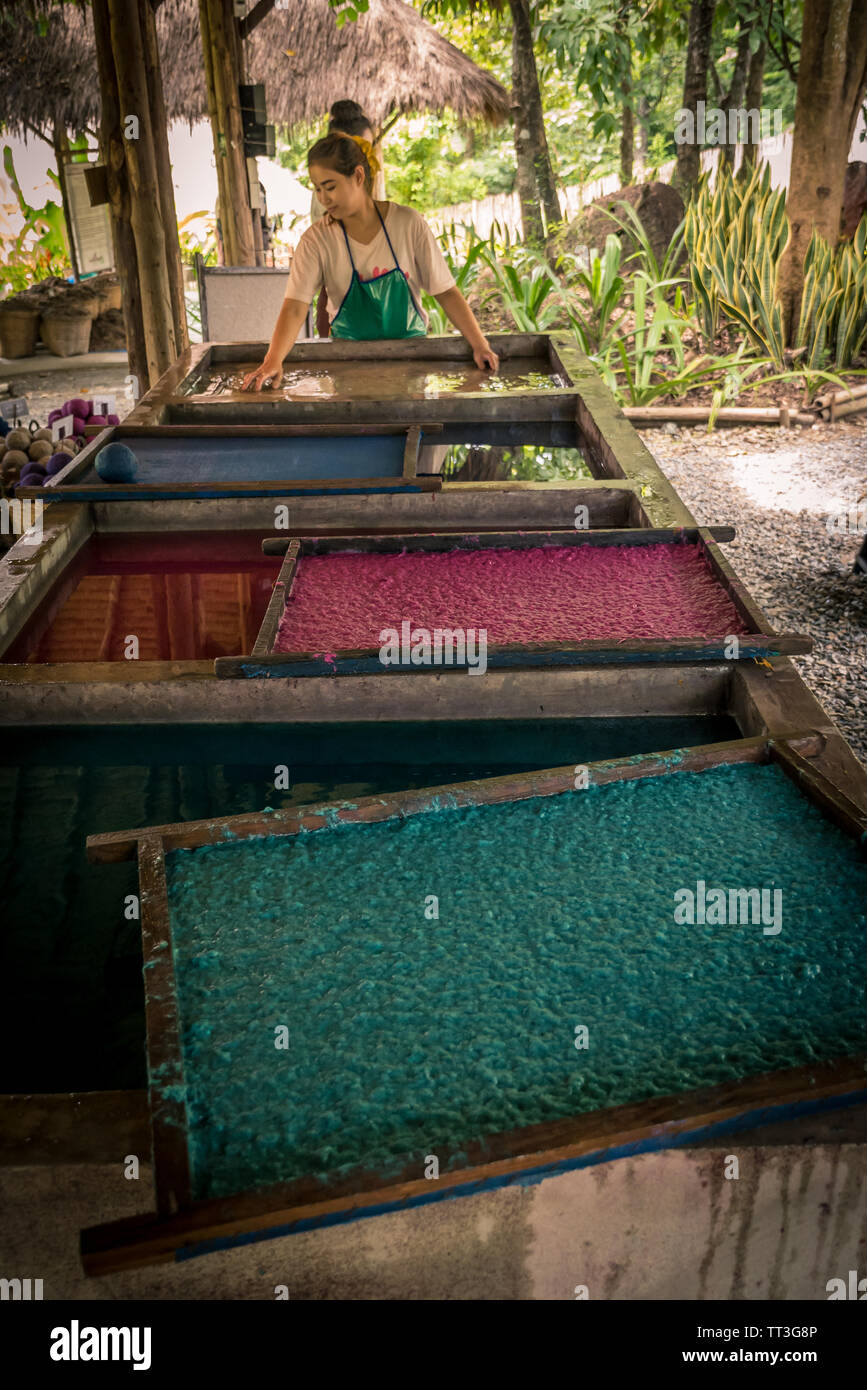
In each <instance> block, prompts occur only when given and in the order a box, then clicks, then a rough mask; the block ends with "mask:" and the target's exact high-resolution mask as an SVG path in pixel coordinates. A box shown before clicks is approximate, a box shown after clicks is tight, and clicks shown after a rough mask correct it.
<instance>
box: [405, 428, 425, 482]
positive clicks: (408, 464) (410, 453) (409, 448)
mask: <svg viewBox="0 0 867 1390" xmlns="http://www.w3.org/2000/svg"><path fill="white" fill-rule="evenodd" d="M420 444H421V430H420V429H419V427H418V425H412V426H411V427H410V428H409V429H408V430H407V432H406V447H405V448H404V451H403V477H404V479H405V481H406V482H409V481H410V480H411V479H413V478H415V475H416V468H417V466H418V451H419V446H420Z"/></svg>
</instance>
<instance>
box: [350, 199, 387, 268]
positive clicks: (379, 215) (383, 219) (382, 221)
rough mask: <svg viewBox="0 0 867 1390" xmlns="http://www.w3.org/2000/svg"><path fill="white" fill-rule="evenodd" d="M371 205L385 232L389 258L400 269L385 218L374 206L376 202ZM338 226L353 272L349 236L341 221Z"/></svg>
mask: <svg viewBox="0 0 867 1390" xmlns="http://www.w3.org/2000/svg"><path fill="white" fill-rule="evenodd" d="M373 206H374V207H375V208H376V215H377V217H378V218H379V220H380V222H381V223H382V230H383V231H384V232H385V239H386V241H387V242H388V249H389V251H390V252H391V258H392V260H393V261H394V264H395V269H396V270H400V262H399V261H398V259H397V256H396V255H395V254H394V247H393V246H392V244H391V237H390V236H389V235H388V231H387V229H386V225H385V218H384V217H383V215H382V213H381V212H380V210H379V208H378V207H376V203H374V205H373ZM340 228H341V231H342V232H343V240H344V241H345V242H346V252H347V255H348V256H349V264H350V265H351V266H352V269H353V272H354V271H355V261H354V260H353V259H352V252H351V251H350V249H349V237H348V236H347V234H346V228H345V227H344V225H343V223H342V222H341V224H340Z"/></svg>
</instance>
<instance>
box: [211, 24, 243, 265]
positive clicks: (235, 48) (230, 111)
mask: <svg viewBox="0 0 867 1390" xmlns="http://www.w3.org/2000/svg"><path fill="white" fill-rule="evenodd" d="M199 19H200V24H201V30H202V52H203V55H204V60H205V86H206V89H207V93H208V112H209V114H210V117H211V130H212V132H213V137H214V154H215V155H216V162H217V180H218V184H219V190H220V229H221V231H222V236H223V249H224V253H225V260H226V264H227V265H255V264H256V248H255V243H254V240H253V209H252V207H251V205H250V188H249V184H248V182H247V161H246V157H245V154H244V128H243V123H242V121H241V100H240V94H239V92H238V84H239V82H240V73H241V65H240V57H239V38H238V26H237V21H236V20H235V16H234V13H233V10H232V0H199Z"/></svg>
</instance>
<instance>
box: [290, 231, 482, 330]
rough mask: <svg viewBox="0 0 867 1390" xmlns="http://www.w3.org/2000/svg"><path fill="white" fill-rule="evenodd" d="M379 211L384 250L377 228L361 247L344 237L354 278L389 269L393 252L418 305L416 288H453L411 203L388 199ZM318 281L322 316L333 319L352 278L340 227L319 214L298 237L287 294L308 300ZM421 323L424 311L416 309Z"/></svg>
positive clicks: (366, 277)
mask: <svg viewBox="0 0 867 1390" xmlns="http://www.w3.org/2000/svg"><path fill="white" fill-rule="evenodd" d="M380 211H381V212H382V215H383V218H384V219H385V225H386V227H387V229H388V236H389V238H390V240H391V244H392V246H393V247H394V256H392V254H391V251H390V250H389V246H388V240H387V239H386V236H385V232H384V231H383V229H382V228H381V227H380V229H379V231H378V232H377V234H376V236H375V237H374V238H373V241H371V242H370V244H369V245H367V246H363V245H362V244H361V243H360V242H358V241H353V239H352V237H350V238H349V245H350V248H351V250H352V259H353V261H354V262H355V268H356V270H357V271H358V276H359V279H361V280H374V279H375V278H376V277H377V276H378V275H384V274H385V273H386V272H387V271H389V270H394V266H395V256H396V257H397V263H398V265H399V267H400V269H401V270H402V271H403V272H404V274H405V275H406V278H407V280H408V281H409V287H410V290H411V291H412V296H413V298H414V300H415V302H416V304H417V305H418V307H419V309H421V291H422V290H425V291H426V292H427V293H428V294H430V295H436V294H445V292H446V290H450V289H452V288H453V287H454V284H455V278H454V276H453V275H452V273H451V271H450V270H449V268H448V265H447V264H446V259H445V257H444V256H443V253H442V251H441V250H440V248H439V244H438V242H437V239H436V237H435V236H434V234H433V232H432V231H431V229H430V227H429V226H428V224H427V223H426V222H425V220H424V218H423V217H422V215H421V213H419V212H416V210H415V208H406V207H402V206H401V205H400V204H399V203H389V204H388V205H387V207H386V209H385V210H384V211H383V210H382V209H380ZM323 283H324V285H325V289H326V291H327V293H328V317H329V319H332V320H333V319H334V318H335V317H336V315H337V312H338V310H339V308H340V306H341V304H342V303H343V301H344V299H345V298H346V294H347V291H348V290H349V286H350V284H351V283H352V266H351V264H350V261H349V255H348V254H347V250H346V241H345V239H344V235H343V228H342V226H341V225H340V223H339V222H332V223H327V222H326V220H325V219H324V218H322V219H321V220H320V221H318V222H315V223H314V224H313V226H312V227H309V228H308V229H307V231H306V232H305V233H304V235H303V236H302V237H301V239H300V241H299V242H298V246H297V247H296V250H295V255H294V256H293V258H292V265H291V267H290V270H289V281H288V283H287V285H286V298H287V299H300V300H301V301H302V303H304V304H310V303H312V301H313V299H314V297H315V296H316V295H317V294H318V292H319V288H320V286H321V285H322V284H323ZM422 317H423V318H424V321H425V325H427V315H426V314H425V313H424V311H423V310H422Z"/></svg>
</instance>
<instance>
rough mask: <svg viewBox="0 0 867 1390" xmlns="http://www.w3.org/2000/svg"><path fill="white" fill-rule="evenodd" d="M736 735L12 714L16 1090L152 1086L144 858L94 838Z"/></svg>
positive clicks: (9, 1022) (10, 1082)
mask: <svg viewBox="0 0 867 1390" xmlns="http://www.w3.org/2000/svg"><path fill="white" fill-rule="evenodd" d="M737 733H738V731H737V727H736V726H735V725H734V723H733V721H732V720H730V719H728V718H726V717H723V716H717V717H708V718H694V719H605V720H599V719H583V720H549V721H545V720H507V721H498V720H471V721H466V722H459V723H451V724H441V723H434V722H430V723H405V724H392V723H381V724H376V723H374V724H369V723H362V724H306V725H300V724H280V725H273V724H272V725H249V724H248V725H233V726H228V727H223V726H220V725H207V724H200V725H197V726H187V725H177V726H170V727H160V726H158V725H151V726H150V727H148V728H147V729H146V730H142V729H141V728H140V727H134V728H127V727H123V726H116V727H101V728H89V729H74V728H44V729H38V728H29V729H25V728H15V729H10V728H6V729H5V730H4V737H3V738H2V739H0V902H2V912H0V1091H2V1092H25V1091H49V1092H52V1091H96V1090H114V1089H124V1088H127V1087H130V1088H133V1087H140V1086H144V1085H145V1083H146V1071H145V1057H144V999H143V992H142V978H141V927H140V924H139V922H138V921H136V920H134V919H133V920H130V919H128V918H126V917H125V916H124V900H125V899H126V897H127V896H128V895H130V894H134V893H136V892H137V891H138V879H137V872H136V866H135V864H133V863H129V864H101V865H99V864H88V863H87V860H86V859H85V855H84V842H85V840H86V838H87V836H88V835H93V834H98V833H100V832H102V831H107V830H123V829H128V828H131V827H133V826H139V825H162V824H166V823H169V822H174V821H180V820H200V819H205V818H207V817H209V816H217V815H240V814H242V813H243V812H245V811H259V810H261V809H262V808H263V807H264V806H273V807H276V808H286V807H289V806H298V805H301V804H302V803H304V802H308V801H326V800H328V799H330V798H332V797H336V798H341V797H346V796H350V797H351V796H361V795H373V794H375V793H377V792H388V791H397V790H399V789H401V788H404V787H423V786H432V785H435V784H437V783H441V782H454V781H464V780H467V779H469V778H473V777H493V776H498V775H501V774H505V773H508V772H524V771H529V770H530V769H531V768H541V767H550V766H555V765H558V764H562V763H568V762H570V761H574V762H576V763H579V762H581V763H586V762H591V761H593V760H594V759H598V758H611V757H618V756H620V755H621V754H625V753H642V752H651V751H653V750H655V749H663V748H671V747H676V746H678V745H682V744H687V743H710V742H713V741H714V740H718V739H727V738H736V737H737ZM277 766H287V767H288V768H289V786H288V787H286V788H285V789H281V790H277V789H276V788H275V786H274V780H275V768H276V767H277ZM46 1019H50V1020H51V1025H50V1027H47V1026H46ZM58 1037H61V1038H62V1039H63V1045H62V1046H60V1047H59V1046H58V1044H57V1039H58Z"/></svg>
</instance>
